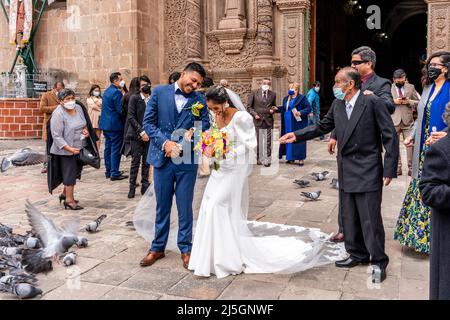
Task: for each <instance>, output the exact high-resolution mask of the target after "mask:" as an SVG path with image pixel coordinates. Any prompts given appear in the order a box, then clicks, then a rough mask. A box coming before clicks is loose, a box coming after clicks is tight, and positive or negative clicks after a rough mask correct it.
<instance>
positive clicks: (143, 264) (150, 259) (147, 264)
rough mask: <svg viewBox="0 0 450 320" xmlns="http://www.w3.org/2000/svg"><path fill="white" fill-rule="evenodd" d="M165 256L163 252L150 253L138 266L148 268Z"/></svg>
mask: <svg viewBox="0 0 450 320" xmlns="http://www.w3.org/2000/svg"><path fill="white" fill-rule="evenodd" d="M165 256H166V255H165V254H164V252H152V251H150V252H149V253H148V254H147V256H146V257H145V258H144V259H142V261H141V263H140V265H141V267H150V266H151V265H152V264H154V263H155V262H156V261H158V260H159V259H162V258H164V257H165Z"/></svg>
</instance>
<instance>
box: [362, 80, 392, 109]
mask: <svg viewBox="0 0 450 320" xmlns="http://www.w3.org/2000/svg"><path fill="white" fill-rule="evenodd" d="M391 88H392V83H391V81H389V80H388V79H385V78H381V77H379V76H378V75H377V74H376V73H374V74H373V75H372V76H371V77H370V78H369V80H367V81H366V82H365V83H364V84H363V85H362V89H361V91H362V92H364V91H366V90H369V91H372V92H373V93H374V94H375V95H376V96H377V97H379V98H380V99H381V100H383V102H384V104H385V105H386V107H387V109H388V111H389V113H390V114H393V113H394V112H395V103H394V99H393V98H392V93H391Z"/></svg>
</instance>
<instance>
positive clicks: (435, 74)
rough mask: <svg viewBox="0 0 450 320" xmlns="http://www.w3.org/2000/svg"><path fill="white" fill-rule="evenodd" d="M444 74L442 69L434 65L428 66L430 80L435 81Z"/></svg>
mask: <svg viewBox="0 0 450 320" xmlns="http://www.w3.org/2000/svg"><path fill="white" fill-rule="evenodd" d="M441 74H442V70H441V69H438V68H434V67H429V68H428V78H430V80H432V81H435V80H436V79H437V78H439V76H440V75H441Z"/></svg>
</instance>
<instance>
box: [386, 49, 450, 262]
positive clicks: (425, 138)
mask: <svg viewBox="0 0 450 320" xmlns="http://www.w3.org/2000/svg"><path fill="white" fill-rule="evenodd" d="M449 70H450V52H444V51H443V52H436V53H434V54H433V55H432V56H431V57H430V58H429V59H428V61H427V64H426V66H425V68H424V70H423V73H424V77H423V84H424V86H425V88H424V91H423V94H422V99H421V102H420V104H419V106H418V119H417V121H416V123H415V125H414V130H413V134H412V135H411V137H410V138H408V139H406V141H405V144H406V145H407V146H412V145H414V156H413V176H412V181H411V183H410V185H409V188H408V190H407V192H406V196H405V200H404V202H403V206H402V209H401V211H400V216H399V218H398V221H397V228H396V232H395V236H394V238H395V240H398V241H399V242H400V243H401V244H402V245H404V246H407V247H410V248H412V249H414V250H415V251H417V252H420V253H426V254H429V253H430V213H431V210H430V208H429V207H427V206H425V205H424V204H423V202H422V198H421V195H420V190H419V181H420V178H421V176H422V169H423V164H424V159H425V153H426V151H427V150H428V149H429V147H430V145H431V144H433V143H434V142H435V141H436V140H438V139H441V138H443V137H445V136H446V135H447V133H446V132H442V131H443V130H444V129H446V128H447V125H446V123H445V122H444V120H443V118H442V115H443V114H444V111H445V105H446V104H447V103H448V102H449V101H450V74H449Z"/></svg>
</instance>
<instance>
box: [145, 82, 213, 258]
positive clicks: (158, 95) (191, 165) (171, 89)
mask: <svg viewBox="0 0 450 320" xmlns="http://www.w3.org/2000/svg"><path fill="white" fill-rule="evenodd" d="M196 102H200V103H202V104H203V106H204V108H203V109H201V110H200V116H199V117H196V116H194V115H193V114H192V111H191V110H190V108H191V106H192V105H193V104H195V103H196ZM143 125H144V130H145V132H146V133H147V134H148V136H149V137H150V146H149V152H148V159H147V162H148V163H149V164H150V165H152V166H153V167H154V174H153V178H154V185H155V196H156V201H157V208H156V223H155V239H154V241H153V243H152V247H151V251H153V252H164V250H165V248H166V244H167V239H168V237H169V230H170V212H171V210H172V199H173V196H174V195H175V196H176V203H177V209H178V224H179V230H178V247H179V249H180V251H181V252H182V253H189V252H191V248H192V220H193V211H192V201H193V198H194V186H195V181H196V178H197V169H198V164H197V163H196V161H194V159H195V157H194V151H193V143H191V142H190V143H186V142H184V139H183V135H184V133H185V132H186V131H187V130H189V129H190V128H193V127H199V126H200V125H201V127H202V128H201V129H202V130H207V129H209V126H210V123H209V112H208V110H207V107H206V102H205V98H204V96H203V95H202V94H200V93H198V92H193V93H192V94H190V95H189V97H188V101H187V103H186V105H185V106H184V107H183V110H182V111H181V112H180V113H178V110H177V107H176V103H175V85H173V84H172V85H166V86H160V87H157V88H156V89H155V90H154V91H153V93H152V97H151V99H150V101H149V102H148V104H147V110H146V112H145V116H144V122H143ZM199 129H200V128H199ZM196 134H197V136H198V135H199V134H200V130H197V131H196ZM166 141H175V142H177V143H180V144H181V145H182V146H183V153H182V155H181V156H180V158H177V159H170V158H166V157H165V153H164V150H163V144H164V142H166Z"/></svg>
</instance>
